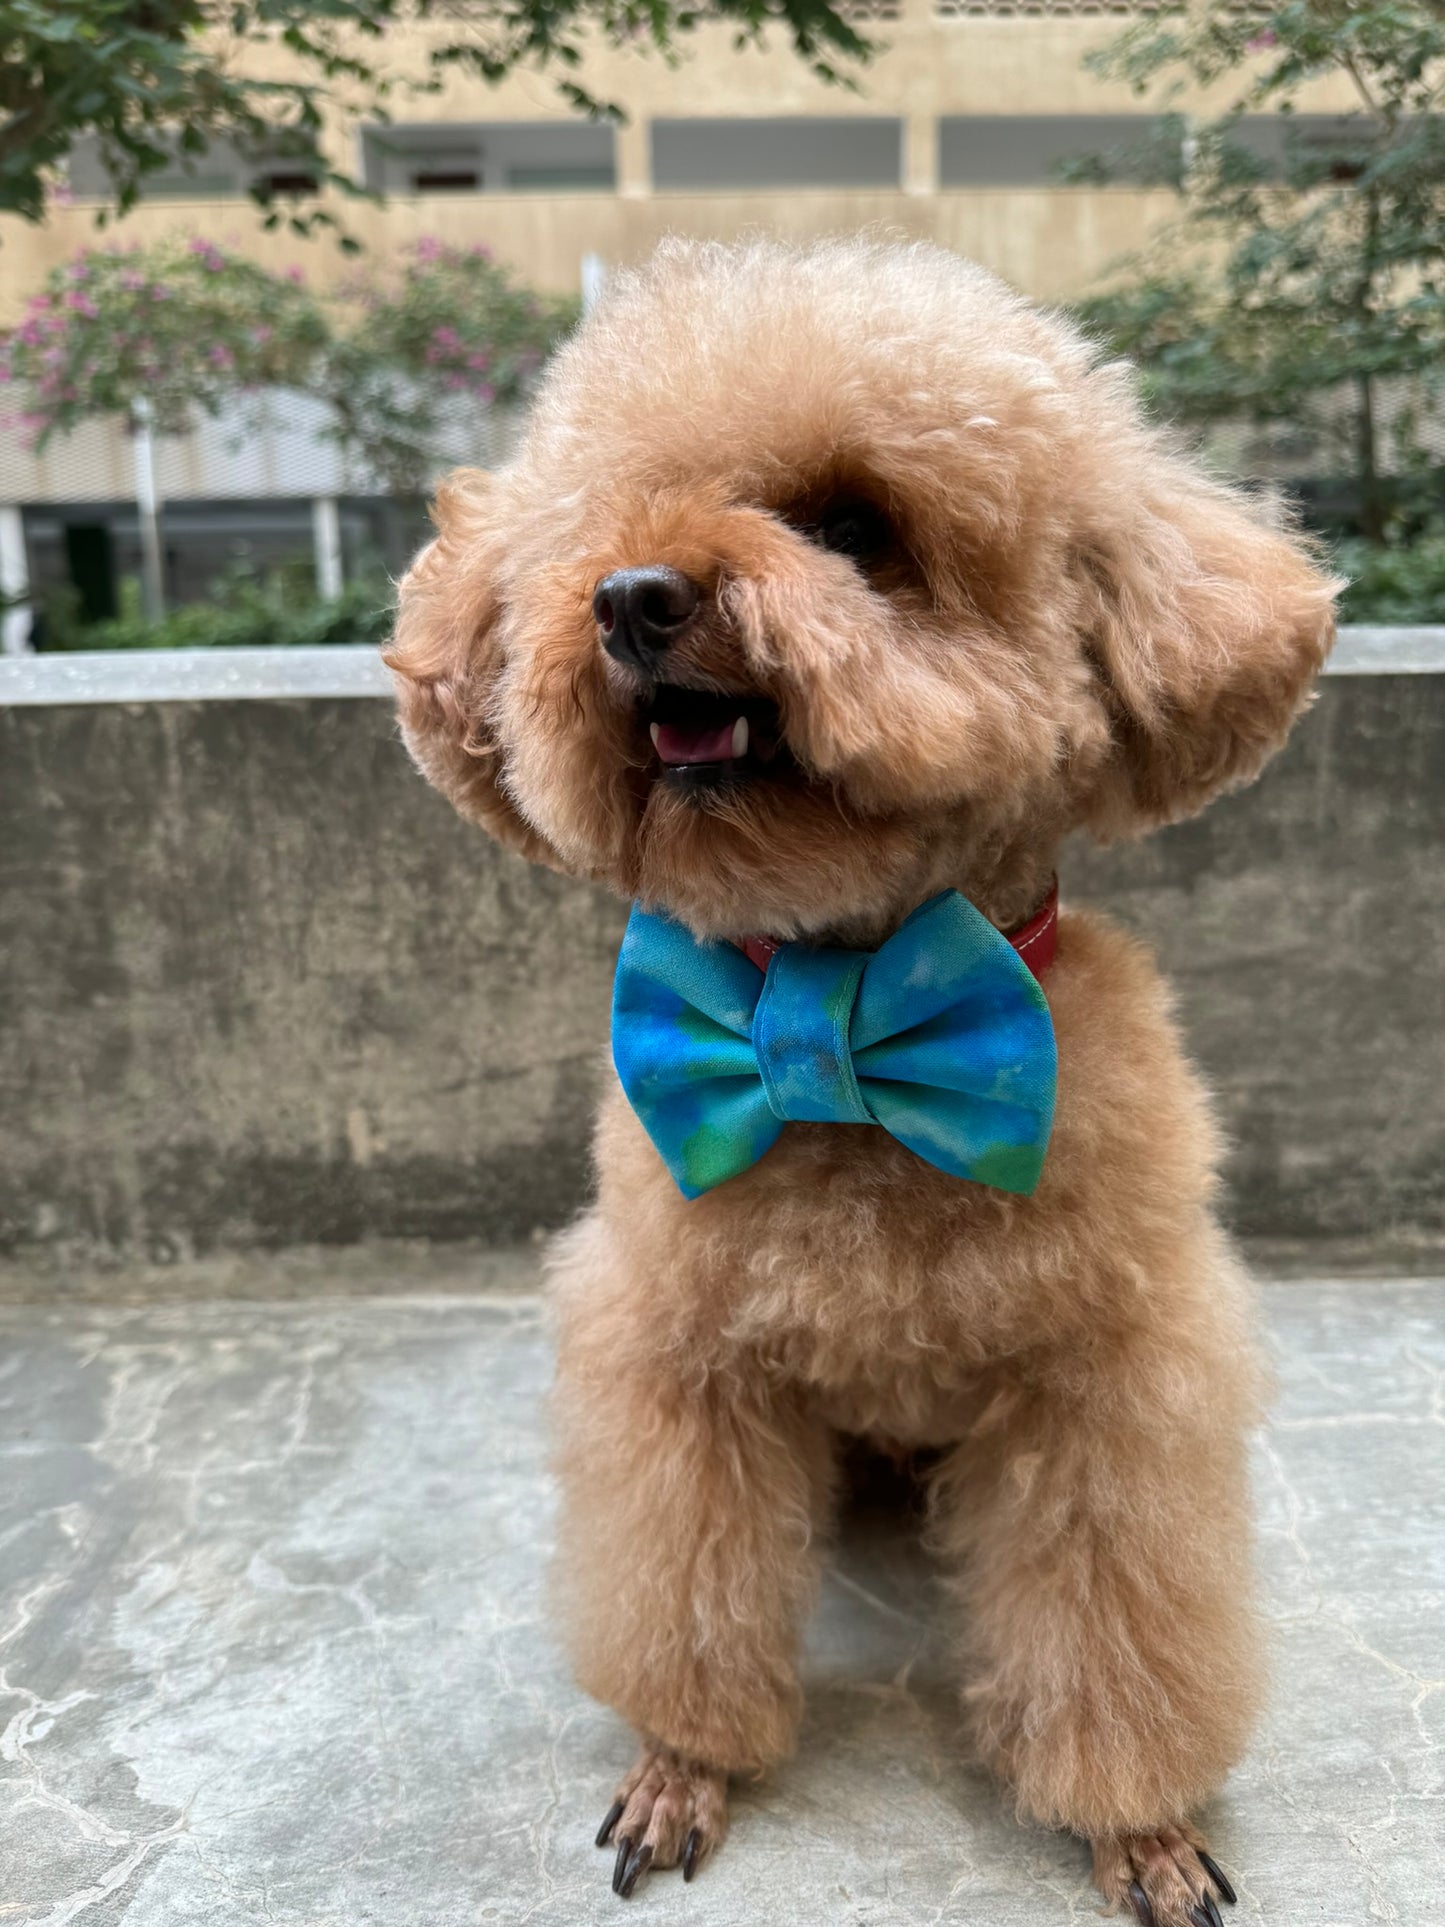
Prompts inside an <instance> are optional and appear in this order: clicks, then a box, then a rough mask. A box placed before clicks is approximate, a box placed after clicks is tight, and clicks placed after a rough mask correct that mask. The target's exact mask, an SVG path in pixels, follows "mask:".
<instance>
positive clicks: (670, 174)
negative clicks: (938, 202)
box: [652, 115, 903, 194]
mask: <svg viewBox="0 0 1445 1927" xmlns="http://www.w3.org/2000/svg"><path fill="white" fill-rule="evenodd" d="M902 166H903V123H902V122H901V121H899V120H893V119H888V120H883V119H878V118H874V117H872V116H861V115H860V116H857V117H851V118H849V119H846V120H842V119H839V120H825V119H814V118H808V119H802V118H799V119H796V120H655V121H654V122H653V123H652V185H653V187H654V188H655V189H656V190H657V192H658V193H660V194H667V193H694V192H697V191H699V190H702V191H708V190H719V189H727V188H731V189H734V190H739V191H742V192H744V193H746V192H749V191H751V190H755V189H758V188H764V189H766V188H776V187H884V188H888V187H895V188H896V187H897V186H899V184H900V182H901V179H902Z"/></svg>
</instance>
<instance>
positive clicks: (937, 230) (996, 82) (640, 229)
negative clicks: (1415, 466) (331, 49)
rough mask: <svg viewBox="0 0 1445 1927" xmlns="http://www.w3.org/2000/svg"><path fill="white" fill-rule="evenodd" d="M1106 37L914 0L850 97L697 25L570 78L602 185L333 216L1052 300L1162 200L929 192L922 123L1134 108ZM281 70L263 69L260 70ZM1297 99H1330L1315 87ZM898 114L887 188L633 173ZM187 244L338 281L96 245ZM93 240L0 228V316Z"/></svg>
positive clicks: (218, 226)
mask: <svg viewBox="0 0 1445 1927" xmlns="http://www.w3.org/2000/svg"><path fill="white" fill-rule="evenodd" d="M1123 24H1124V22H1123V20H1122V19H1121V18H1119V17H1117V16H1115V17H1112V18H1100V17H1099V16H1064V17H1056V18H1040V17H1036V16H1035V17H1002V18H993V19H990V18H983V17H978V16H968V17H964V18H958V19H945V18H940V17H939V16H938V15H937V14H936V12H935V11H934V10H933V0H902V12H901V17H900V18H899V19H898V20H896V21H889V22H886V23H880V24H879V25H877V26H875V27H874V28H872V29H871V31H873V32H874V33H876V34H877V35H878V37H879V38H880V39H884V40H886V42H887V43H888V44H887V48H886V50H885V51H884V52H883V53H882V54H881V55H880V56H879V58H878V59H877V60H875V61H874V62H873V63H872V64H871V65H870V66H868V67H867V68H865V69H864V70H863V71H862V73H861V75H860V87H859V91H858V92H856V93H855V92H850V91H847V90H844V89H842V88H839V87H830V86H827V85H825V84H824V83H822V82H820V81H818V80H816V79H815V78H814V77H813V76H812V75H811V74H810V73H809V71H808V69H807V68H806V66H805V65H804V64H803V63H802V62H801V61H799V60H798V59H797V58H796V57H795V56H794V55H793V54H792V53H791V51H790V50H788V48H787V47H786V46H785V44H784V42H783V40H782V37H781V36H779V35H777V34H776V33H775V34H774V35H773V36H772V38H771V40H770V43H769V45H768V47H767V48H766V49H765V50H752V51H747V52H743V53H738V52H735V51H734V50H733V48H732V44H731V35H730V33H729V32H728V31H727V30H726V29H722V28H708V29H705V30H703V31H701V32H699V33H698V34H697V35H696V36H695V37H694V38H693V39H692V40H691V41H689V42H688V43H687V46H686V49H685V51H684V53H683V55H682V58H681V59H680V60H679V62H678V63H677V65H675V66H669V65H668V64H667V63H666V62H664V61H662V60H660V59H657V58H655V57H649V56H645V55H642V54H640V53H638V52H635V51H631V50H629V51H625V52H621V51H616V50H611V49H606V48H599V49H597V50H596V51H595V53H594V54H593V55H592V56H591V58H590V59H589V62H588V66H587V69H586V74H585V78H586V80H587V83H588V85H589V86H590V87H591V88H592V89H593V90H594V91H595V92H596V93H597V94H599V95H600V96H602V97H604V98H607V99H612V100H616V101H617V102H619V103H620V104H621V105H622V106H623V107H624V108H625V109H626V110H627V111H628V113H629V114H630V115H631V117H632V120H631V124H630V125H629V126H628V127H625V128H623V129H622V130H621V132H620V134H619V140H618V164H619V192H618V193H617V194H616V195H615V196H614V195H605V194H578V193H571V194H555V195H554V194H486V195H481V194H477V195H438V196H433V197H421V198H416V197H406V198H396V199H394V200H392V201H391V202H390V203H389V204H388V205H387V206H386V207H384V208H380V207H376V206H372V205H369V204H366V203H361V204H356V203H350V202H342V203H339V204H338V205H337V206H336V212H337V213H338V215H339V216H340V217H341V219H342V220H343V221H344V222H345V223H346V225H347V226H348V227H349V228H350V229H351V230H352V232H354V233H355V234H356V236H357V237H358V238H359V239H360V240H362V241H363V242H364V243H365V244H366V246H367V248H368V249H369V250H371V251H372V253H373V254H375V255H377V256H379V257H381V258H383V259H384V258H385V257H386V256H387V255H388V254H389V253H392V252H394V251H396V250H397V249H398V248H400V247H402V246H404V245H405V243H406V242H408V241H410V240H413V239H415V238H416V237H418V236H420V235H422V234H434V235H437V236H440V237H441V238H443V239H445V240H448V241H455V242H462V243H472V242H476V241H485V242H487V243H489V244H490V245H491V246H492V247H493V248H494V249H495V251H496V252H497V253H498V255H499V256H500V257H501V258H503V259H504V260H507V261H509V262H511V263H513V264H514V265H515V266H516V267H517V268H519V269H520V270H521V271H522V273H523V274H524V275H526V276H527V277H528V278H529V279H530V280H532V281H533V282H534V283H535V284H537V285H538V286H541V287H545V288H549V289H558V290H575V289H576V288H577V286H578V280H579V270H580V262H581V257H582V255H583V254H584V253H586V252H588V251H594V252H596V253H598V254H600V255H602V256H603V257H604V259H606V260H608V261H611V262H626V261H632V260H636V259H637V258H639V257H640V256H642V255H644V254H645V253H646V252H647V251H648V249H649V248H650V247H651V246H652V245H653V243H654V242H655V241H656V240H657V239H658V237H659V236H661V235H663V234H666V233H669V232H682V233H688V234H700V235H707V236H713V237H719V238H727V237H732V236H735V235H739V234H743V233H746V232H748V231H755V230H760V229H761V230H771V231H775V232H780V233H784V234H787V235H790V236H798V237H802V236H807V235H814V234H824V233H835V232H838V231H841V230H851V229H856V228H858V227H860V226H869V225H877V226H882V227H885V228H892V229H897V230H901V231H904V232H906V233H908V234H912V235H921V236H928V237H931V238H933V239H935V240H938V241H940V242H942V243H943V244H944V245H946V246H948V247H953V248H957V249H959V250H960V251H961V252H963V253H965V254H970V255H973V256H975V257H976V258H977V259H979V260H981V261H984V262H986V263H987V264H988V265H989V266H990V267H993V268H995V269H996V270H997V271H998V272H999V273H1001V274H1003V275H1005V276H1006V277H1007V278H1008V279H1009V280H1011V281H1013V282H1015V283H1016V284H1017V285H1019V286H1021V287H1023V288H1024V289H1026V290H1027V291H1028V292H1030V293H1033V294H1038V295H1041V296H1045V297H1053V296H1061V295H1067V294H1070V293H1073V292H1075V291H1077V290H1078V289H1080V288H1082V287H1083V286H1085V285H1086V284H1087V283H1088V282H1089V281H1090V280H1091V279H1093V278H1094V277H1095V276H1097V274H1098V273H1099V272H1100V271H1101V269H1102V268H1103V267H1104V266H1105V265H1106V264H1107V263H1108V262H1109V261H1110V260H1111V259H1113V258H1114V257H1116V256H1118V255H1119V254H1121V253H1123V252H1126V251H1127V250H1129V249H1131V248H1133V247H1135V246H1137V245H1138V243H1139V242H1140V240H1141V239H1142V237H1143V235H1144V233H1145V231H1146V230H1147V228H1148V226H1149V225H1150V224H1151V223H1152V222H1153V221H1155V220H1156V219H1159V218H1162V217H1164V216H1166V215H1167V214H1168V213H1169V212H1170V209H1171V205H1172V203H1171V201H1170V198H1169V197H1168V196H1167V195H1159V194H1155V195H1149V194H1142V193H1138V192H1134V191H1127V190H1117V189H1116V190H1106V191H1098V190H1086V189H1077V188H1074V189H1065V188H1039V189H988V190H968V191H949V192H946V193H939V192H936V191H934V189H933V185H932V183H933V178H934V153H935V137H934V123H935V121H936V119H937V117H938V116H939V115H941V114H970V113H972V114H1006V113H1024V112H1026V113H1031V114H1039V113H1110V112H1131V111H1142V110H1143V107H1144V105H1145V103H1141V102H1139V101H1137V100H1136V99H1135V98H1134V97H1133V96H1132V95H1131V94H1130V93H1129V92H1128V91H1127V90H1126V89H1125V88H1123V87H1121V86H1119V85H1117V84H1109V83H1105V82H1102V81H1100V80H1099V79H1098V78H1097V77H1096V76H1094V75H1093V74H1091V73H1089V72H1087V71H1086V70H1085V68H1084V65H1083V61H1084V56H1085V54H1086V53H1087V52H1088V50H1089V49H1090V48H1091V47H1094V46H1097V45H1099V44H1100V43H1101V42H1103V41H1104V40H1106V39H1108V38H1109V37H1111V36H1112V35H1113V34H1114V33H1115V32H1117V31H1118V29H1119V28H1120V27H1121V26H1122V25H1123ZM441 31H442V30H441V28H440V27H433V28H428V29H426V30H424V31H423V30H420V29H418V30H415V31H413V32H412V33H410V34H409V35H397V36H393V40H392V42H391V43H390V45H389V46H388V49H387V61H388V65H389V67H390V69H391V71H392V72H393V73H394V74H399V75H400V74H406V73H418V72H420V71H421V70H422V69H423V67H424V64H425V51H426V46H427V43H428V39H429V38H431V39H435V38H437V37H438V36H439V35H440V33H441ZM272 70H273V71H281V67H280V64H279V63H278V64H277V65H275V66H274V67H273V69H272ZM1309 104H1310V105H1315V106H1321V107H1324V106H1343V105H1347V104H1348V100H1347V97H1346V96H1344V95H1341V94H1338V93H1334V92H1329V91H1327V90H1319V91H1318V94H1317V96H1316V97H1314V98H1312V99H1311V101H1310V103H1309ZM394 112H395V116H396V118H397V119H398V120H408V119H410V120H426V121H443V120H448V119H469V120H478V119H498V120H532V119H564V118H567V110H566V108H565V105H564V104H563V102H562V101H561V100H560V98H559V96H558V95H557V93H556V90H555V87H554V85H553V83H552V81H551V80H550V79H548V78H547V77H545V76H543V75H539V74H535V73H529V74H521V75H517V76H514V77H513V78H511V79H510V80H508V81H507V82H506V83H505V84H503V85H502V86H500V87H496V88H488V87H486V86H484V85H483V84H482V83H480V82H478V81H475V80H469V79H467V78H465V77H463V76H462V75H460V74H459V73H457V72H455V71H453V72H452V73H451V74H450V76H449V78H448V81H447V84H446V86H445V88H444V90H443V91H442V92H441V93H440V94H438V95H435V96H427V97H425V98H416V99H414V100H412V101H411V102H410V103H408V101H407V100H406V99H405V98H404V97H402V98H399V99H398V100H397V101H396V102H395V104H394ZM878 113H890V114H900V115H902V116H903V117H904V119H905V123H906V127H907V139H906V141H905V155H906V160H905V179H906V181H907V183H908V185H907V189H906V190H905V191H895V192H889V193H881V192H869V193H861V192H797V191H792V190H789V191H782V192H777V193H752V194H746V195H741V194H736V193H722V194H716V195H713V194H688V195H656V196H654V195H653V194H652V193H651V191H650V185H649V181H648V170H647V138H646V130H647V122H648V121H649V120H650V119H651V118H652V117H653V116H669V117H674V116H679V115H688V114H697V115H740V114H753V115H764V114H827V115H844V114H878ZM331 138H332V143H333V147H334V151H335V152H336V154H337V156H338V158H342V159H345V160H351V159H353V158H354V155H355V144H356V140H357V132H356V122H355V121H354V120H349V119H348V117H347V114H346V112H345V108H344V103H342V102H338V105H337V111H336V114H335V116H334V119H333V129H332V136H331ZM175 231H181V232H183V233H199V234H204V235H207V236H209V237H211V238H212V239H214V240H217V241H220V242H223V243H229V244H231V245H234V246H238V247H240V248H243V249H245V250H247V251H248V252H254V253H256V254H257V255H258V256H261V257H262V258H264V259H265V260H266V261H267V262H268V263H271V264H274V265H276V266H278V267H284V266H291V265H293V264H299V265H301V266H302V267H304V268H305V269H306V270H307V272H308V273H309V274H310V275H312V276H313V277H314V279H315V280H316V281H317V282H318V283H319V284H321V285H326V284H327V283H329V282H331V281H334V280H336V279H338V278H340V277H341V276H342V275H344V274H346V273H347V272H349V271H350V264H349V263H348V262H347V261H346V260H345V258H344V257H342V256H341V255H340V253H339V251H338V250H337V248H336V246H335V243H334V241H333V240H332V239H331V238H329V237H328V236H326V235H325V234H323V235H322V236H320V237H319V238H317V239H315V240H313V241H302V240H298V239H296V238H295V237H293V236H290V235H286V234H271V235H267V234H265V233H264V232H263V230H262V228H261V224H260V221H259V219H258V218H257V216H256V214H255V213H254V211H253V210H252V209H251V207H250V206H249V204H248V203H246V202H244V201H238V200H226V201H218V202H186V201H179V200H173V199H167V200H165V201H159V200H158V201H154V202H151V203H150V204H148V205H146V206H143V207H141V208H138V209H137V210H136V211H135V212H133V213H132V214H131V215H129V216H128V217H127V218H126V219H124V220H122V221H119V222H116V223H115V224H113V226H112V227H111V228H109V229H108V230H107V231H106V233H107V235H108V236H110V237H114V238H115V239H117V240H119V241H121V242H123V243H125V242H131V241H148V240H153V239H155V238H157V237H158V236H160V235H162V234H166V233H170V232H175ZM97 238H99V237H98V236H97V234H96V230H95V227H94V222H93V209H91V208H89V207H86V206H84V205H77V206H73V207H69V208H57V209H56V210H55V211H54V212H53V213H52V214H51V216H50V219H49V221H48V222H47V224H46V225H45V227H43V228H39V229H35V228H27V227H25V226H23V225H22V224H20V223H18V222H16V221H13V220H0V322H3V321H6V320H11V319H13V318H14V316H15V314H16V313H17V311H18V310H19V308H20V307H21V306H22V305H23V302H24V300H25V297H26V296H27V295H28V294H29V293H30V292H31V291H32V290H33V289H34V288H35V287H36V286H37V285H38V283H39V281H40V280H41V279H42V277H43V276H44V274H45V272H46V271H47V270H48V269H49V268H50V267H52V266H54V265H55V264H56V263H57V262H60V261H64V260H65V259H67V258H68V257H69V256H70V255H71V254H72V253H73V252H74V251H75V250H76V249H77V248H80V247H83V246H86V245H88V244H92V243H94V242H95V241H96V240H97Z"/></svg>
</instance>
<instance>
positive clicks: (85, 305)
mask: <svg viewBox="0 0 1445 1927" xmlns="http://www.w3.org/2000/svg"><path fill="white" fill-rule="evenodd" d="M65 305H66V307H67V308H73V309H74V310H75V312H76V313H77V314H83V315H84V316H85V318H86V320H87V321H94V319H95V317H96V315H97V313H98V312H99V310H98V309H97V308H96V305H95V303H94V302H93V301H92V300H91V298H90V296H89V295H88V294H81V293H80V291H79V289H75V288H73V289H72V290H71V292H70V293H69V294H68V295H67V296H66V297H65Z"/></svg>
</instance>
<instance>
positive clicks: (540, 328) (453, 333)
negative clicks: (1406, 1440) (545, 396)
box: [346, 236, 576, 402]
mask: <svg viewBox="0 0 1445 1927" xmlns="http://www.w3.org/2000/svg"><path fill="white" fill-rule="evenodd" d="M346 292H347V295H348V297H349V299H350V301H351V302H352V303H353V304H354V305H355V306H356V308H357V309H358V310H359V320H358V322H357V325H356V326H355V328H354V329H353V330H352V331H351V337H350V338H351V343H352V346H353V347H354V348H355V349H356V350H357V352H359V353H362V354H365V355H367V356H370V357H373V358H374V359H376V360H377V361H380V362H384V363H385V364H386V365H388V366H389V367H392V368H396V369H398V370H400V371H401V372H403V373H405V374H407V375H409V376H410V377H411V378H412V379H413V380H414V381H417V382H420V383H423V384H426V385H428V386H432V387H439V388H440V389H442V390H443V391H445V392H448V393H457V392H468V393H471V394H474V395H476V396H477V397H478V398H479V399H480V400H482V401H494V400H495V401H501V402H509V401H515V400H516V399H517V398H518V396H519V395H520V394H521V393H522V392H523V390H524V388H525V387H526V384H527V382H528V381H529V380H530V378H531V377H532V376H533V375H534V374H535V373H536V371H537V369H538V368H539V367H540V366H541V365H542V362H543V361H544V360H545V359H546V357H547V355H548V354H549V353H550V352H551V350H552V348H553V347H554V346H555V345H556V342H557V339H558V337H559V336H560V335H561V334H562V333H563V332H564V331H565V330H566V329H567V328H569V327H570V326H571V324H572V322H573V321H574V320H575V318H576V306H575V303H572V302H568V301H559V300H556V299H552V300H543V299H542V298H540V297H539V296H537V295H534V294H533V293H532V292H531V291H530V289H527V288H524V287H521V286H520V285H519V284H518V283H517V282H516V281H515V280H514V279H513V277H512V275H511V274H510V273H509V272H508V271H507V269H506V268H504V267H501V266H499V264H498V263H497V262H496V261H494V260H493V258H492V255H491V251H490V249H488V248H485V247H473V248H453V247H447V246H445V245H444V244H443V243H442V242H440V241H437V240H435V239H433V238H431V237H429V236H427V237H423V239H422V240H420V241H418V242H417V244H416V246H415V247H414V248H413V249H412V251H411V255H410V258H409V260H408V261H407V262H405V263H404V264H403V267H402V271H401V277H400V280H399V281H392V282H390V283H389V284H388V283H381V282H378V281H376V280H374V279H373V280H369V281H357V282H353V283H352V284H351V286H350V287H349V288H348V289H347V291H346Z"/></svg>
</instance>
